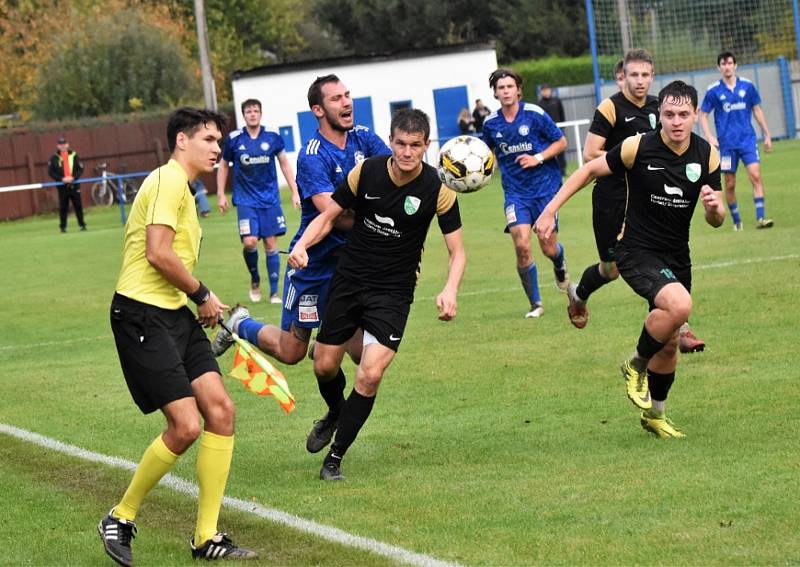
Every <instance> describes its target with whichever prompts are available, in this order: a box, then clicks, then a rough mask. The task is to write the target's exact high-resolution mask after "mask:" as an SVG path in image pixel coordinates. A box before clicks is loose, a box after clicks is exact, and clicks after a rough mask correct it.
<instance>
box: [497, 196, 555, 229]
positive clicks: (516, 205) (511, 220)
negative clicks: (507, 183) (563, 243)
mask: <svg viewBox="0 0 800 567" xmlns="http://www.w3.org/2000/svg"><path fill="white" fill-rule="evenodd" d="M553 195H555V193H553ZM553 195H550V196H548V197H533V198H528V199H521V198H519V197H509V196H506V201H505V203H504V205H503V208H504V210H505V213H506V230H505V231H506V232H509V230H508V229H510V228H511V227H512V226H517V225H518V224H528V225H530V226H533V223H535V222H536V219H538V218H539V215H541V214H542V211H543V210H544V208H545V207H546V206H547V203H549V202H550V200H551V199H552V198H553ZM556 231H558V215H556Z"/></svg>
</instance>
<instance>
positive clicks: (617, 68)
mask: <svg viewBox="0 0 800 567" xmlns="http://www.w3.org/2000/svg"><path fill="white" fill-rule="evenodd" d="M624 66H625V59H620V60H619V61H617V62H616V63H614V80H615V81H616V80H617V75H619V74H620V73H622V68H623V67H624Z"/></svg>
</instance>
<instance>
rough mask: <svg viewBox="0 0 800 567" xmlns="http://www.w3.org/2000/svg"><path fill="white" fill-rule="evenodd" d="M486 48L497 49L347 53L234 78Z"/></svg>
mask: <svg viewBox="0 0 800 567" xmlns="http://www.w3.org/2000/svg"><path fill="white" fill-rule="evenodd" d="M485 49H491V50H494V49H495V44H494V42H489V43H461V44H458V45H444V46H441V47H423V48H419V49H409V50H402V51H392V52H386V53H370V54H368V55H345V56H342V57H328V58H324V59H309V60H307V61H297V62H294V63H278V64H275V65H262V66H260V67H253V68H252V69H245V70H237V71H234V72H233V79H234V80H236V79H242V78H245V77H262V76H266V75H280V74H282V73H291V72H294V71H303V70H306V69H317V68H320V67H340V66H343V65H353V64H358V63H361V64H363V63H379V62H382V61H396V60H398V59H416V58H420V57H430V56H434V55H449V54H451V53H468V52H470V51H483V50H485Z"/></svg>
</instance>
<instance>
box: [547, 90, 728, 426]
mask: <svg viewBox="0 0 800 567" xmlns="http://www.w3.org/2000/svg"><path fill="white" fill-rule="evenodd" d="M658 103H659V116H660V120H661V130H660V131H653V132H648V133H647V134H644V135H638V136H633V137H630V138H627V139H626V140H625V141H624V142H623V143H622V144H620V145H618V146H616V147H615V148H613V149H612V150H611V151H609V152H608V153H607V154H606V155H605V156H601V157H599V158H596V159H594V160H592V161H590V162H589V163H587V164H585V165H584V166H583V167H581V168H580V169H579V170H578V171H576V172H575V173H574V174H573V175H572V176H570V178H569V179H567V181H566V182H565V183H564V186H563V187H562V188H561V189H560V190H559V192H558V194H557V195H556V196H555V197H554V198H553V200H552V201H551V202H550V203H549V204H548V205H547V207H546V208H545V210H544V212H543V213H542V215H541V216H540V217H539V219H537V221H536V230H537V232H539V233H540V234H541V235H542V236H543V237H545V238H546V237H547V235H548V234H550V233H551V232H552V231H553V230H554V229H555V214H556V213H557V212H558V210H559V208H560V207H561V206H562V205H563V204H564V203H565V202H566V201H567V200H568V199H569V198H570V197H571V196H572V195H574V194H575V193H577V192H578V191H579V190H580V189H581V188H582V187H584V186H585V185H586V184H588V183H589V182H590V181H591V180H592V179H595V178H597V177H604V176H609V175H612V174H623V175H624V176H625V179H626V182H627V185H628V188H629V196H628V208H627V210H626V213H625V220H624V223H623V226H622V231H621V237H620V239H619V243H618V244H617V247H616V259H617V265H618V268H619V272H620V274H621V275H622V277H623V279H624V280H625V281H626V282H627V283H628V285H629V286H630V287H631V288H632V289H633V290H634V291H635V292H636V293H638V294H639V295H641V296H642V297H644V298H645V299H647V301H648V303H649V306H650V314H649V315H648V316H647V319H646V320H645V323H644V326H643V328H642V332H641V335H640V337H639V342H638V344H637V346H636V351H635V353H634V355H633V357H632V358H631V359H630V360H626V361H625V362H624V363H623V365H622V373H623V376H624V378H625V382H626V388H627V394H628V397H629V398H630V399H631V401H632V402H633V403H634V404H635V405H637V406H638V407H640V408H641V409H642V410H643V411H642V414H641V424H642V427H644V428H645V429H646V430H648V431H651V432H653V433H654V434H656V435H658V436H659V437H662V438H666V437H683V436H684V435H683V433H682V432H681V431H680V430H679V429H678V428H677V427H675V425H674V424H673V423H672V422H671V421H670V420H669V419H668V418H667V417H666V414H665V401H666V399H667V394H668V392H669V389H670V387H671V386H672V382H673V380H674V379H675V367H676V365H677V362H678V355H677V351H678V330H679V329H680V327H681V325H683V324H684V323H685V322H686V321H687V320H688V318H689V314H690V313H691V310H692V298H691V295H690V292H691V288H692V273H691V259H690V256H689V225H690V223H691V220H692V213H693V211H694V208H695V205H696V204H697V201H698V200H700V201H701V202H702V204H703V207H704V209H705V219H706V222H708V224H710V225H711V226H714V227H719V226H720V225H722V222H723V221H724V219H725V208H724V206H723V204H722V200H721V199H720V197H719V192H720V191H721V185H720V167H719V165H720V160H719V152H718V151H717V150H716V149H715V148H713V147H712V146H711V145H710V144H709V143H708V142H706V141H705V140H704V139H703V138H701V137H699V136H697V135H696V134H693V133H692V128H693V126H694V123H695V121H696V120H697V91H696V90H695V89H694V87H692V86H691V85H687V84H686V83H684V82H683V81H673V82H672V83H670V84H668V85H667V86H666V87H664V88H663V89H662V90H661V92H660V93H659V95H658Z"/></svg>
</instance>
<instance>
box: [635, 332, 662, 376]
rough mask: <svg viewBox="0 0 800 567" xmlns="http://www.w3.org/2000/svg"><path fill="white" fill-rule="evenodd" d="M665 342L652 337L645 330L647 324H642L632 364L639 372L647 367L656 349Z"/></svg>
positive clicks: (660, 347)
mask: <svg viewBox="0 0 800 567" xmlns="http://www.w3.org/2000/svg"><path fill="white" fill-rule="evenodd" d="M664 344H665V343H661V342H659V341H657V340H656V339H654V338H653V337H652V335H650V333H648V332H647V326H646V325H642V334H640V335H639V343H638V344H637V345H636V355H635V356H634V357H633V366H634V367H635V368H636V370H638V371H639V372H642V371H644V369H645V368H647V363H648V361H649V360H650V359H651V358H653V357H654V356H655V355H656V353H657V352H658V351H660V350H661V349H662V348H664Z"/></svg>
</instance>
